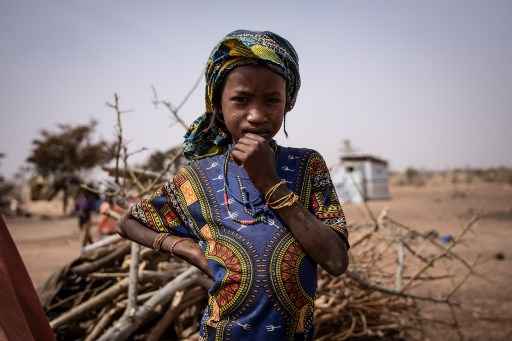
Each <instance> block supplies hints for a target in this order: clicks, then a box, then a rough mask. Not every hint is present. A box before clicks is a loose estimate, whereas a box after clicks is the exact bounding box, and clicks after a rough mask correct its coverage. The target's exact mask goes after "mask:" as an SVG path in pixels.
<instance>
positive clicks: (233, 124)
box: [220, 65, 286, 143]
mask: <svg viewBox="0 0 512 341" xmlns="http://www.w3.org/2000/svg"><path fill="white" fill-rule="evenodd" d="M220 102H221V103H220V105H221V110H222V113H223V114H224V123H225V125H226V128H227V129H228V131H229V133H230V134H231V136H232V138H233V141H234V142H235V143H236V142H237V141H238V140H239V139H240V138H241V137H242V136H244V135H245V134H247V133H253V134H257V135H260V136H262V137H264V138H265V139H267V140H270V139H271V138H272V137H274V136H275V135H276V134H277V132H278V131H279V129H281V125H282V123H283V118H284V113H285V112H284V110H285V105H286V81H285V80H284V78H283V77H281V76H280V75H278V74H277V73H275V72H272V71H271V70H270V69H268V68H266V67H265V66H260V65H247V66H240V67H237V68H235V69H234V70H233V71H231V72H230V73H229V74H228V76H227V78H226V82H225V85H224V90H223V92H222V97H221V101H220Z"/></svg>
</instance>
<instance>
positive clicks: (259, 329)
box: [130, 146, 348, 341]
mask: <svg viewBox="0 0 512 341" xmlns="http://www.w3.org/2000/svg"><path fill="white" fill-rule="evenodd" d="M227 155H228V154H227V153H224V154H223V155H217V156H212V157H208V158H204V159H200V160H197V161H193V162H191V163H190V164H189V165H187V166H185V167H183V168H182V169H180V170H179V171H178V173H177V174H176V175H175V176H174V178H173V179H172V180H171V181H169V182H167V183H165V184H164V185H163V186H162V187H161V188H160V189H159V190H158V191H157V192H156V193H154V194H153V195H152V196H151V197H150V198H148V199H144V200H142V201H140V202H139V203H137V204H135V205H134V206H132V208H131V210H130V214H131V216H132V217H133V218H135V219H136V220H138V221H139V222H140V223H142V224H143V225H145V226H147V227H148V228H151V229H153V230H155V231H157V232H168V233H171V234H174V235H177V236H181V237H188V238H193V239H195V240H197V241H198V243H199V245H200V247H201V249H202V250H203V251H204V254H205V256H206V258H207V260H208V266H209V267H210V269H211V270H212V273H213V275H214V284H213V286H212V287H211V288H210V290H209V299H208V306H207V308H206V309H205V311H204V314H203V317H202V321H201V330H200V335H201V337H202V339H203V340H276V341H277V340H279V341H281V340H312V339H313V333H314V330H313V309H314V300H315V293H316V282H317V264H316V263H315V262H314V261H313V260H312V259H311V258H310V257H309V256H307V255H306V254H305V253H304V251H303V249H302V248H301V246H300V245H299V243H298V242H297V241H296V240H295V238H294V237H293V236H292V234H291V233H290V232H289V230H288V229H287V227H286V226H284V224H283V222H282V221H281V220H280V218H279V216H278V215H277V214H276V213H274V212H273V211H272V210H271V209H269V208H267V207H266V206H265V204H264V199H263V198H262V195H261V193H260V192H259V191H258V190H257V189H256V188H255V186H254V185H253V183H252V181H251V180H250V178H249V176H248V175H247V173H246V172H245V170H244V169H243V168H242V167H239V166H238V165H236V163H235V162H234V161H232V160H229V159H228V160H226V156H227ZM276 164H277V168H278V175H279V177H280V178H282V179H284V180H286V181H287V182H288V187H289V188H290V189H291V190H293V191H294V192H295V193H296V194H298V195H299V197H300V202H301V203H302V205H304V207H306V208H307V209H308V210H309V211H310V212H311V213H313V214H314V215H315V216H316V217H317V218H318V219H320V220H321V221H322V222H324V223H325V224H327V225H329V226H330V227H331V228H332V229H333V230H335V231H336V232H337V233H338V234H339V236H340V238H342V239H343V240H344V241H345V242H347V237H348V236H347V230H346V222H345V217H344V214H343V210H342V207H341V205H340V202H339V201H338V198H337V195H336V192H335V189H334V186H333V184H332V181H331V178H330V175H329V171H328V169H327V167H326V164H325V162H324V160H323V158H322V157H321V155H320V154H319V153H317V152H315V151H313V150H310V149H298V148H287V147H281V146H277V149H276ZM224 167H225V168H224ZM226 173H227V174H229V175H228V176H227V179H224V176H225V175H224V174H226ZM224 180H226V181H224ZM226 187H228V190H229V193H230V196H229V199H227V201H228V202H226V198H227V196H226V195H225V192H226V190H227V189H226ZM241 198H242V199H244V200H241ZM251 212H259V213H260V216H263V219H260V220H261V221H258V222H257V223H256V224H252V225H249V224H246V225H245V224H244V223H243V222H244V221H249V220H251V219H253V216H251V214H250V213H251ZM347 246H348V242H347Z"/></svg>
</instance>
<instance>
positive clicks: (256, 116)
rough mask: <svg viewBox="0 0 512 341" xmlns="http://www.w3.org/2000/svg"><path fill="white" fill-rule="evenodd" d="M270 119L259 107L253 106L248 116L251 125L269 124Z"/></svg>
mask: <svg viewBox="0 0 512 341" xmlns="http://www.w3.org/2000/svg"><path fill="white" fill-rule="evenodd" d="M267 120H268V117H267V114H266V112H265V110H264V109H263V108H261V107H259V106H253V107H251V108H250V109H249V112H248V114H247V121H249V123H253V124H258V123H260V124H261V123H265V122H267Z"/></svg>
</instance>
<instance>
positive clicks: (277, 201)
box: [267, 192, 293, 207]
mask: <svg viewBox="0 0 512 341" xmlns="http://www.w3.org/2000/svg"><path fill="white" fill-rule="evenodd" d="M292 194H293V192H290V193H287V194H285V195H283V196H282V197H281V198H279V199H276V200H274V201H271V202H268V203H267V205H268V206H269V207H273V206H276V205H279V204H281V203H283V202H285V201H287V200H290V198H291V197H292Z"/></svg>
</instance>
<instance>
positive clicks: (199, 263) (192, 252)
mask: <svg viewBox="0 0 512 341" xmlns="http://www.w3.org/2000/svg"><path fill="white" fill-rule="evenodd" d="M179 239H183V241H180V242H178V243H177V244H176V246H175V247H174V250H173V252H174V254H175V255H176V256H178V257H179V258H181V259H183V260H184V261H186V262H187V263H189V264H192V265H194V266H195V267H197V268H199V269H200V270H202V271H203V272H204V273H205V274H206V275H208V276H209V277H210V278H213V274H212V272H211V270H210V268H209V267H208V260H207V259H206V257H205V255H204V253H203V252H202V251H201V249H200V248H199V245H197V242H196V241H194V240H193V239H190V238H182V237H176V236H170V237H167V238H166V240H165V241H164V243H163V245H162V249H164V250H166V251H167V252H171V247H172V244H173V243H175V241H176V240H179Z"/></svg>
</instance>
